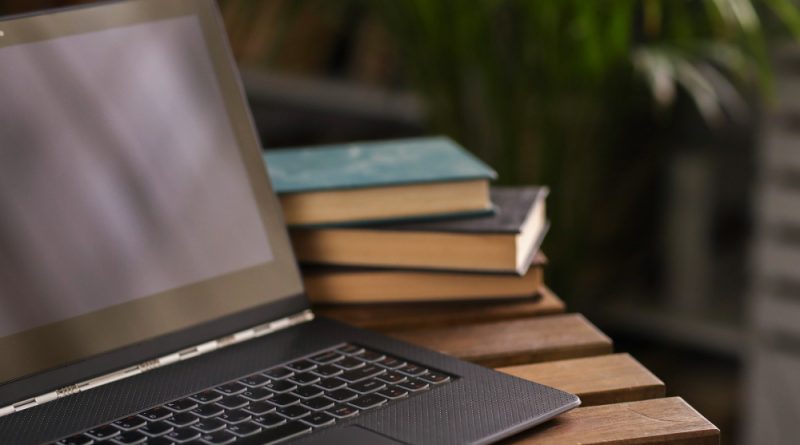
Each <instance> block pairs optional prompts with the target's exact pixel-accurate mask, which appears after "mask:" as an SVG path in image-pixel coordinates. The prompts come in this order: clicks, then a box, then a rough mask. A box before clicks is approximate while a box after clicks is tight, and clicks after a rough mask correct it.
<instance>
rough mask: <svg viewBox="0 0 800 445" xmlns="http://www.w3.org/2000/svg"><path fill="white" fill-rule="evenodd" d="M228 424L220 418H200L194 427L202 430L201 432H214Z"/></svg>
mask: <svg viewBox="0 0 800 445" xmlns="http://www.w3.org/2000/svg"><path fill="white" fill-rule="evenodd" d="M226 426H228V425H227V424H226V423H225V422H223V421H221V420H219V419H200V421H199V422H197V423H195V424H194V425H192V428H194V429H196V430H197V431H200V432H201V433H213V432H214V431H219V430H221V429H223V428H225V427H226Z"/></svg>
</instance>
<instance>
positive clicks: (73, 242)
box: [0, 15, 285, 382]
mask: <svg viewBox="0 0 800 445" xmlns="http://www.w3.org/2000/svg"><path fill="white" fill-rule="evenodd" d="M217 75H218V74H217V73H216V71H215V68H214V62H213V61H212V59H211V55H210V53H209V50H208V48H207V45H206V42H205V36H204V33H203V29H202V27H201V23H200V21H199V19H198V17H196V16H194V15H178V16H175V17H168V18H160V19H158V20H148V21H144V22H140V23H131V24H125V25H124V26H112V27H108V28H106V29H100V30H96V31H91V32H80V33H75V34H70V35H66V36H62V37H58V38H49V39H44V40H41V41H34V42H29V43H22V44H18V45H9V46H5V47H0V97H2V98H3V100H2V105H0V357H3V359H2V361H3V366H0V382H4V381H9V380H12V379H15V378H19V377H21V376H24V375H28V374H31V373H35V372H38V371H42V370H45V369H48V368H52V367H54V366H58V365H62V364H65V363H68V362H72V361H76V360H80V359H82V358H85V357H87V356H91V355H94V354H98V353H101V352H105V351H108V350H110V349H113V348H117V347H121V346H125V345H128V344H130V343H133V342H136V341H141V340H144V339H147V338H152V337H154V336H157V335H161V334H164V333H168V332H171V331H174V330H176V329H180V328H185V327H188V326H192V325H194V324H197V323H200V322H203V321H208V320H211V319H213V318H215V317H219V316H222V315H225V314H227V313H231V312H234V311H237V310H242V309H246V308H247V307H248V306H251V305H254V304H260V303H264V302H267V301H269V298H270V295H269V292H268V291H264V289H265V288H267V289H268V287H269V284H270V283H269V281H264V276H263V275H264V274H263V273H260V274H259V271H261V272H264V271H266V270H268V269H269V268H270V264H271V263H273V262H274V261H275V259H276V251H275V249H274V248H273V246H272V243H271V241H273V240H272V239H271V237H270V235H269V233H268V231H267V230H266V228H265V227H266V225H267V223H268V222H269V221H265V219H269V218H270V217H272V219H276V218H275V217H274V215H273V216H271V215H269V214H268V213H265V212H263V211H262V210H263V209H262V208H260V207H259V203H258V198H257V192H256V190H254V187H253V185H252V184H251V179H252V178H251V176H250V175H249V174H248V166H247V164H246V161H245V159H244V158H243V155H242V150H241V147H240V141H239V138H240V137H239V136H238V135H237V131H236V129H235V128H234V123H233V122H232V120H231V118H230V116H229V113H228V108H227V107H228V106H229V105H228V104H226V98H225V97H224V94H223V91H222V89H221V87H220V83H219V79H218V78H217ZM251 160H252V158H251ZM260 168H261V169H262V170H263V166H260ZM264 178H265V177H264ZM264 178H262V179H261V180H262V181H263V180H264ZM277 220H278V221H279V218H278V219H277ZM282 250H285V248H283V249H279V251H282ZM267 275H268V274H267ZM259 276H262V277H261V278H258V277H259ZM213 284H216V285H213ZM209 285H213V286H211V287H209ZM255 286H261V287H262V292H261V293H253V292H251V291H250V289H253V288H254V287H255ZM248 292H249V295H247V294H248ZM239 294H242V295H239ZM279 296H280V295H272V298H275V297H279ZM237 299H239V301H237ZM9 358H13V360H8V359H9ZM7 364H8V365H7Z"/></svg>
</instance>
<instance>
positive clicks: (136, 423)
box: [111, 416, 147, 431]
mask: <svg viewBox="0 0 800 445" xmlns="http://www.w3.org/2000/svg"><path fill="white" fill-rule="evenodd" d="M111 424H112V425H114V426H115V427H117V428H119V429H121V430H122V431H131V430H135V429H138V428H141V427H143V426H145V425H147V421H146V420H144V419H142V418H141V417H138V416H130V417H126V418H124V419H121V420H117V421H116V422H112V423H111Z"/></svg>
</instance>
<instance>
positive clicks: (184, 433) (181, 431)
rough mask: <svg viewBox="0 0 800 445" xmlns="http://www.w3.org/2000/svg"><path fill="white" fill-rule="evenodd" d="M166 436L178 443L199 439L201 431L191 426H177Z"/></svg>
mask: <svg viewBox="0 0 800 445" xmlns="http://www.w3.org/2000/svg"><path fill="white" fill-rule="evenodd" d="M164 437H166V438H167V439H169V440H172V441H174V442H177V443H185V442H190V441H192V440H196V439H199V438H200V431H197V430H193V429H191V428H176V429H174V430H172V431H171V432H169V433H167V435H166V436H164Z"/></svg>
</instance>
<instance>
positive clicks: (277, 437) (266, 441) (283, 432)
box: [241, 421, 311, 445]
mask: <svg viewBox="0 0 800 445" xmlns="http://www.w3.org/2000/svg"><path fill="white" fill-rule="evenodd" d="M310 432H311V427H310V426H308V425H306V424H304V423H301V422H296V421H295V422H287V423H286V424H285V425H281V426H278V427H275V428H269V429H265V430H263V431H261V432H260V433H258V434H255V435H252V436H250V437H248V438H246V439H244V440H243V441H242V442H241V443H242V444H243V445H255V444H259V445H270V444H273V443H278V442H283V441H285V440H289V439H293V438H295V437H300V436H302V435H303V434H308V433H310Z"/></svg>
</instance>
